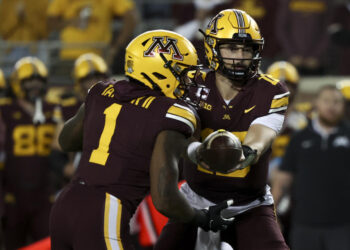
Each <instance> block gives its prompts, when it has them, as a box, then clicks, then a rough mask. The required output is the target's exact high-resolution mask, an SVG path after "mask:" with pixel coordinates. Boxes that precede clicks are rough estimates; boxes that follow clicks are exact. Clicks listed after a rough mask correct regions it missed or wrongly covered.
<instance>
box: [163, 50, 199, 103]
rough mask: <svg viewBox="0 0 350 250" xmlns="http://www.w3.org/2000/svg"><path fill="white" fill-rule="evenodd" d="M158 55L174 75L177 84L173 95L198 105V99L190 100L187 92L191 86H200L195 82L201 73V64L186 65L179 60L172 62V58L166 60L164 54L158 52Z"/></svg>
mask: <svg viewBox="0 0 350 250" xmlns="http://www.w3.org/2000/svg"><path fill="white" fill-rule="evenodd" d="M160 57H161V58H162V59H163V61H164V63H165V64H164V67H165V68H168V69H169V70H170V71H171V73H172V74H173V75H174V77H175V78H176V80H177V81H178V82H179V84H178V85H177V86H176V88H175V89H174V92H173V94H174V96H175V97H176V98H177V99H180V100H183V101H184V102H186V103H188V104H190V105H191V106H194V107H195V108H198V107H199V102H200V100H191V99H190V98H189V92H190V89H192V88H196V89H197V88H201V87H203V86H202V85H200V84H198V83H197V80H196V79H198V77H199V75H200V74H201V69H203V66H202V65H186V64H183V63H179V62H175V63H174V62H173V61H172V60H167V59H166V58H165V56H164V55H163V54H162V53H160Z"/></svg>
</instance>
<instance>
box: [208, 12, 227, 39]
mask: <svg viewBox="0 0 350 250" xmlns="http://www.w3.org/2000/svg"><path fill="white" fill-rule="evenodd" d="M223 16H224V15H223V14H217V15H216V16H215V17H214V18H213V19H211V20H210V22H209V23H208V27H207V29H210V27H211V29H210V34H214V35H216V34H217V33H218V20H219V19H220V18H222V17H223Z"/></svg>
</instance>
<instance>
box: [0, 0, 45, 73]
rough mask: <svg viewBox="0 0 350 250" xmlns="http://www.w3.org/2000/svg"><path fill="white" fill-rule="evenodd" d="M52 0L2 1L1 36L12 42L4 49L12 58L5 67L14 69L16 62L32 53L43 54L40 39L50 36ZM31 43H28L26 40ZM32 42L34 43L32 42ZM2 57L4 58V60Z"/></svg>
mask: <svg viewBox="0 0 350 250" xmlns="http://www.w3.org/2000/svg"><path fill="white" fill-rule="evenodd" d="M48 5H49V0H2V1H0V16H1V17H2V18H3V20H6V21H4V22H1V23H0V37H1V39H3V40H4V41H7V42H9V43H15V44H16V43H17V46H16V45H15V46H14V45H9V46H7V48H6V49H5V50H2V51H1V53H2V55H1V56H3V57H6V60H7V61H9V62H10V64H9V65H6V66H5V67H4V68H3V70H4V71H5V74H6V76H7V75H8V74H10V73H11V70H12V67H13V64H14V63H15V62H16V61H18V60H19V59H20V58H22V57H24V56H29V55H41V51H40V50H41V49H43V48H41V47H40V45H41V44H40V43H39V42H40V41H43V40H45V39H47V37H48V30H47V14H46V11H47V7H48ZM26 43H28V44H26ZM29 43H31V45H30V46H29ZM1 61H2V60H1Z"/></svg>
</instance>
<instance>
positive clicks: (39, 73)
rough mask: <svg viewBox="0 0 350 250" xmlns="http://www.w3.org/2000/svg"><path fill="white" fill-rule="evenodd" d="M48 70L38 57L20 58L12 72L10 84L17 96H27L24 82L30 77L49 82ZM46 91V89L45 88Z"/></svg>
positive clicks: (21, 97)
mask: <svg viewBox="0 0 350 250" xmlns="http://www.w3.org/2000/svg"><path fill="white" fill-rule="evenodd" d="M47 77H48V71H47V68H46V66H45V64H44V63H43V62H42V61H41V60H40V59H39V58H37V57H33V56H27V57H23V58H21V59H20V60H18V61H17V62H16V64H15V66H14V70H13V72H12V74H11V81H10V86H11V89H12V91H13V93H14V95H15V96H16V97H17V98H20V99H23V98H26V91H25V90H24V89H23V86H22V83H23V81H25V80H28V79H33V78H36V79H40V80H41V81H43V82H44V83H45V84H46V82H47ZM43 91H44V89H43Z"/></svg>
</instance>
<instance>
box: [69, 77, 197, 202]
mask: <svg viewBox="0 0 350 250" xmlns="http://www.w3.org/2000/svg"><path fill="white" fill-rule="evenodd" d="M196 124H197V119H196V115H195V111H194V110H192V109H191V108H190V107H189V106H187V105H186V103H184V102H182V101H180V100H176V99H170V98H168V97H165V96H164V95H163V94H162V93H161V92H160V91H153V90H151V89H149V88H147V87H145V86H142V85H141V84H139V83H135V82H128V81H119V82H115V81H109V82H99V83H97V84H96V85H95V86H94V87H92V88H91V90H90V91H89V94H88V96H87V98H86V102H85V118H84V138H83V151H82V157H81V161H80V164H79V166H78V169H77V173H76V175H75V177H74V179H75V180H82V181H84V182H86V184H87V185H93V186H96V187H101V189H102V190H104V191H105V192H108V193H110V194H112V195H114V196H116V197H118V198H119V199H126V200H129V201H132V202H133V204H134V206H135V207H136V205H137V203H138V202H140V201H141V199H142V198H143V197H144V196H145V195H146V194H147V193H148V192H149V188H150V180H149V179H150V177H149V165H150V159H151V155H152V152H153V147H154V143H155V140H156V137H157V135H158V134H159V133H160V132H161V131H163V130H173V131H178V132H180V133H182V134H184V135H185V136H186V137H189V136H191V135H192V134H193V131H194V130H195V128H196Z"/></svg>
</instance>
